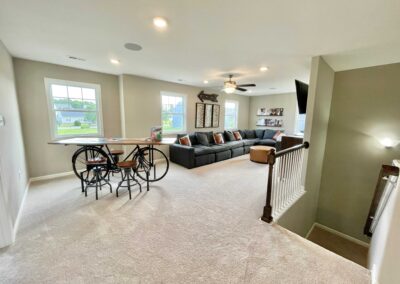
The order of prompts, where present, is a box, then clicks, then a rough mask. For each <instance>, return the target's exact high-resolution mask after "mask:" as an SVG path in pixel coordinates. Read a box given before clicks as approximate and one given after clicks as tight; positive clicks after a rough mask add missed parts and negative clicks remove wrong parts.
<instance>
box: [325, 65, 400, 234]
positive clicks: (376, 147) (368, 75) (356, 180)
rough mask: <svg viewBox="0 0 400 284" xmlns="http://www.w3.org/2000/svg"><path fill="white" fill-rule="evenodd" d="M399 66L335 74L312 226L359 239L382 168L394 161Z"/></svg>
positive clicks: (399, 152)
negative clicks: (391, 143) (386, 143)
mask: <svg viewBox="0 0 400 284" xmlns="http://www.w3.org/2000/svg"><path fill="white" fill-rule="evenodd" d="M399 78H400V64H391V65H384V66H378V67H371V68H363V69H356V70H350V71H343V72H337V73H336V75H335V85H334V92H333V99H332V110H331V118H330V121H329V131H328V138H327V144H326V153H325V161H324V167H323V175H322V182H321V193H320V200H319V207H318V222H320V223H321V224H324V225H326V226H329V227H331V228H333V229H335V230H338V231H340V232H343V233H345V234H348V235H350V236H352V237H355V238H358V239H360V240H364V241H367V240H368V239H367V238H366V237H365V236H363V226H364V223H365V219H366V216H367V214H368V209H369V206H370V203H371V200H372V195H373V192H374V189H375V184H376V182H377V178H378V174H379V170H380V167H381V165H382V164H390V163H391V161H392V160H393V159H398V158H399V157H400V147H399V146H397V147H395V148H393V149H386V148H384V147H383V146H382V145H381V144H380V143H379V142H378V140H379V139H382V138H384V137H390V138H392V139H395V140H400V127H399V121H400V111H399V106H400V84H399Z"/></svg>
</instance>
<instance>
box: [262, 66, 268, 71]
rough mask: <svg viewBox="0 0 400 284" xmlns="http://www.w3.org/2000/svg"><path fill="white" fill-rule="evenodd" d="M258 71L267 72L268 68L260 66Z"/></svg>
mask: <svg viewBox="0 0 400 284" xmlns="http://www.w3.org/2000/svg"><path fill="white" fill-rule="evenodd" d="M260 71H261V72H265V71H268V67H267V66H262V67H260Z"/></svg>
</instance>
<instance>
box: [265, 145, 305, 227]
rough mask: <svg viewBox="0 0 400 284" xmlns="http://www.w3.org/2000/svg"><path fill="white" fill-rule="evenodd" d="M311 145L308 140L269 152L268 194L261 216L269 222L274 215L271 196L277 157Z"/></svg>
mask: <svg viewBox="0 0 400 284" xmlns="http://www.w3.org/2000/svg"><path fill="white" fill-rule="evenodd" d="M309 147H310V143H308V142H307V141H306V142H304V143H302V144H298V145H295V146H293V147H290V148H287V149H284V150H282V151H279V152H276V151H275V149H272V150H271V152H270V153H269V156H268V165H269V167H268V181H267V196H266V200H265V206H264V212H263V215H262V217H261V220H263V221H265V222H267V223H271V222H272V221H273V217H272V206H271V198H272V175H273V172H274V165H275V161H276V158H279V157H282V156H285V155H287V154H289V153H292V152H295V151H298V150H300V149H303V148H304V149H308V148H309Z"/></svg>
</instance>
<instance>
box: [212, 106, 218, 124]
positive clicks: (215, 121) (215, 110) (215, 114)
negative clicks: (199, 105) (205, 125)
mask: <svg viewBox="0 0 400 284" xmlns="http://www.w3.org/2000/svg"><path fill="white" fill-rule="evenodd" d="M212 106H213V112H212V127H219V109H220V108H219V105H212Z"/></svg>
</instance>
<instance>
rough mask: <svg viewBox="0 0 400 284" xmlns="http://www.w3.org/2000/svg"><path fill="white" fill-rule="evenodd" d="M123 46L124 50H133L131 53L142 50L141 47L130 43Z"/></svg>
mask: <svg viewBox="0 0 400 284" xmlns="http://www.w3.org/2000/svg"><path fill="white" fill-rule="evenodd" d="M124 46H125V48H126V49H129V50H133V51H139V50H142V47H141V46H140V45H138V44H136V43H132V42H128V43H125V45H124Z"/></svg>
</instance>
